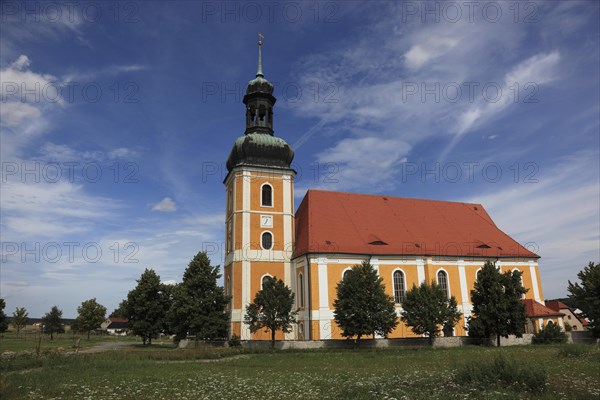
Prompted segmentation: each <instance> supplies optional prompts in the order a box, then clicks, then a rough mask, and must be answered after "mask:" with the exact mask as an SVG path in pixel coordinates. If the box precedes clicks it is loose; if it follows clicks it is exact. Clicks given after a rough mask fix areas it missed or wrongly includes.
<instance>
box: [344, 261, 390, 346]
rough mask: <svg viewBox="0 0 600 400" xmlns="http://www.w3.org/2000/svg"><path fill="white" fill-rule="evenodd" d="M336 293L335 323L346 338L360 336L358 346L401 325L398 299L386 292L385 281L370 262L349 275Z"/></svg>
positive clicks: (355, 268) (358, 266)
mask: <svg viewBox="0 0 600 400" xmlns="http://www.w3.org/2000/svg"><path fill="white" fill-rule="evenodd" d="M336 293H337V298H336V299H335V301H334V303H333V306H334V312H333V315H334V319H335V322H336V323H337V324H338V325H339V326H340V328H341V329H342V336H344V337H347V338H351V337H355V336H356V340H355V344H356V343H358V341H359V340H360V338H361V337H362V336H366V335H373V338H375V335H376V334H379V335H382V336H385V335H387V334H388V333H390V332H391V331H393V330H394V328H395V327H396V325H398V317H397V315H396V310H395V308H394V299H393V298H392V297H391V296H389V295H388V294H386V293H385V286H384V284H383V278H381V277H380V276H379V275H377V271H375V269H374V268H373V266H372V265H371V264H370V263H369V262H367V261H364V262H363V263H362V264H361V265H355V266H353V267H352V269H351V270H349V271H348V272H346V273H345V274H344V279H342V280H341V281H340V282H339V283H338V284H337V286H336Z"/></svg>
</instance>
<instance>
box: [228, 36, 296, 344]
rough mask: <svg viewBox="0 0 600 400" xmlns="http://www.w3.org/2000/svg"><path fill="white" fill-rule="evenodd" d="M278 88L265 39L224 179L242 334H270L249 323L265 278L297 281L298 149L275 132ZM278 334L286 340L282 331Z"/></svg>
mask: <svg viewBox="0 0 600 400" xmlns="http://www.w3.org/2000/svg"><path fill="white" fill-rule="evenodd" d="M259 36H260V37H261V39H262V35H259ZM273 89H274V87H273V84H271V82H269V81H268V80H267V79H265V76H264V73H263V70H262V41H260V40H259V42H258V69H257V72H256V77H255V78H254V79H252V80H251V81H250V82H248V86H247V88H246V94H245V96H244V99H243V102H244V105H245V106H246V112H245V120H246V129H245V132H244V135H243V136H240V137H238V138H237V140H236V141H235V143H234V145H233V148H232V149H231V152H230V153H229V157H228V158H227V164H226V165H227V171H228V173H227V177H226V178H225V180H224V184H225V187H226V198H227V206H226V218H225V224H226V238H225V267H224V281H225V291H226V293H227V294H228V295H230V296H232V299H231V303H230V306H229V307H230V311H231V327H230V335H238V336H240V337H241V338H242V339H259V340H260V339H270V336H269V335H268V334H265V333H264V332H256V333H254V334H251V333H250V331H249V329H248V327H247V326H246V325H245V324H244V323H243V321H244V316H245V309H246V306H247V305H248V304H249V303H250V302H252V301H253V300H254V296H255V295H256V292H257V291H258V290H260V289H261V287H262V281H263V279H265V278H266V277H276V278H278V279H282V280H283V281H284V282H285V283H286V285H288V286H292V284H293V282H292V279H293V277H292V274H291V264H290V262H291V257H292V251H293V243H294V177H295V175H296V173H295V171H294V170H293V169H292V168H291V162H292V160H293V158H294V151H293V150H292V147H291V146H290V145H289V144H288V143H286V141H285V140H283V139H281V138H278V137H276V136H274V130H273V119H274V118H273V115H274V113H273V109H274V106H275V102H276V99H275V97H274V96H273ZM292 287H293V286H292ZM289 335H291V334H289ZM289 335H286V338H287V336H289ZM263 336H264V337H263ZM277 339H284V337H283V335H282V334H281V332H279V333H278V336H277Z"/></svg>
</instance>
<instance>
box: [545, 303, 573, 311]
mask: <svg viewBox="0 0 600 400" xmlns="http://www.w3.org/2000/svg"><path fill="white" fill-rule="evenodd" d="M546 307H548V308H549V309H551V310H554V311H560V310H564V309H565V308H568V309H571V307H569V306H568V305H566V304H565V303H563V302H562V301H558V300H555V301H546Z"/></svg>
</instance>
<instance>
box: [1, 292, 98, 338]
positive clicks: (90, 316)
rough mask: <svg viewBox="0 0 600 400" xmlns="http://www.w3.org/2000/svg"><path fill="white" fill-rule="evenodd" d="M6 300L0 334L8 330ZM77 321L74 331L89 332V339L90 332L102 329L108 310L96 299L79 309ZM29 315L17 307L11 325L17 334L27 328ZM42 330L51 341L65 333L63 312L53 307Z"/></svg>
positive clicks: (43, 323) (3, 304) (88, 301)
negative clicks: (101, 325) (57, 334)
mask: <svg viewBox="0 0 600 400" xmlns="http://www.w3.org/2000/svg"><path fill="white" fill-rule="evenodd" d="M5 304H6V303H5V302H4V299H0V332H5V331H6V330H7V329H8V321H7V318H6V314H4V307H5ZM77 313H78V316H77V319H76V320H75V323H74V324H73V326H72V330H74V331H77V332H87V334H88V339H89V335H90V331H92V330H94V329H97V328H99V327H100V324H102V322H103V321H104V319H105V315H106V308H105V307H104V306H102V305H101V304H98V303H97V302H96V299H95V298H94V299H90V300H86V301H84V302H83V303H81V305H80V306H79V307H77ZM28 317H29V313H28V312H27V309H26V308H25V307H17V308H16V310H15V311H14V312H13V314H12V320H11V323H12V325H13V326H14V327H15V329H16V330H17V334H19V333H20V332H21V329H23V328H25V326H27V322H28V320H29V318H28ZM41 322H42V328H43V332H44V333H48V334H49V335H50V339H54V334H55V333H59V332H64V327H63V321H62V310H60V309H59V308H58V307H57V306H52V308H51V309H50V311H49V312H47V313H46V314H45V315H44V316H43V317H42V321H41Z"/></svg>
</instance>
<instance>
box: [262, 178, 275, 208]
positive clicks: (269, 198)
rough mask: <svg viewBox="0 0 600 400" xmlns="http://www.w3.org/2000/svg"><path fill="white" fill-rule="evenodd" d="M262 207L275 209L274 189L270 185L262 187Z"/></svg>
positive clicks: (266, 184)
mask: <svg viewBox="0 0 600 400" xmlns="http://www.w3.org/2000/svg"><path fill="white" fill-rule="evenodd" d="M260 205H261V206H263V207H273V188H272V187H271V185H269V184H268V183H265V184H264V185H262V188H261V190H260Z"/></svg>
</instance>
